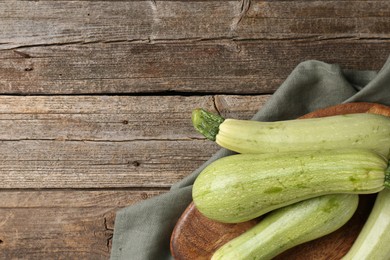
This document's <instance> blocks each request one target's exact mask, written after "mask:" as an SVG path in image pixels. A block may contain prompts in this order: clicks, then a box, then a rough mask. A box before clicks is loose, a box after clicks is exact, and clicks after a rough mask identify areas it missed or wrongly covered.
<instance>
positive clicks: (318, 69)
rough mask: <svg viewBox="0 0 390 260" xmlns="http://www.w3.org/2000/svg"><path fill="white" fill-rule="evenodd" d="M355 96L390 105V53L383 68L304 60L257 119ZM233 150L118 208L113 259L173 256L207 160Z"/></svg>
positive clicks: (280, 117) (281, 116) (297, 113)
mask: <svg viewBox="0 0 390 260" xmlns="http://www.w3.org/2000/svg"><path fill="white" fill-rule="evenodd" d="M349 102H376V103H380V104H383V105H388V106H390V58H389V59H388V60H387V62H386V63H385V64H384V66H383V68H382V69H381V70H380V71H379V72H374V71H353V70H352V71H345V70H342V69H341V68H340V66H338V65H336V64H327V63H324V62H320V61H315V60H309V61H305V62H302V63H300V64H299V65H298V66H297V67H296V68H295V69H294V70H293V71H292V73H291V74H290V75H289V76H288V78H287V79H286V81H285V82H284V83H283V84H282V85H281V86H280V87H279V88H278V89H277V91H276V92H275V93H274V94H273V95H272V97H271V98H270V99H269V101H268V102H267V103H266V104H265V106H264V107H263V108H262V109H261V110H260V111H258V112H257V113H256V114H255V115H254V117H253V120H259V121H276V120H285V119H294V118H297V117H299V116H302V115H304V114H306V113H308V112H311V111H314V110H317V109H320V108H325V107H328V106H332V105H336V104H340V103H349ZM194 131H195V130H194ZM229 154H231V152H229V151H227V150H226V149H221V150H220V151H218V152H217V153H216V154H215V155H214V156H212V157H211V158H210V159H209V160H208V161H207V162H206V163H204V164H203V165H201V166H200V167H199V168H198V169H197V170H195V171H194V172H193V173H191V174H190V175H189V176H188V177H187V178H185V179H183V180H182V181H180V182H179V183H176V184H174V185H173V186H172V188H171V190H170V191H169V192H167V193H165V194H163V195H160V196H157V197H154V198H151V199H149V200H146V201H143V202H141V203H139V204H136V205H132V206H129V207H127V208H124V209H122V210H120V211H118V212H117V215H116V219H115V227H114V237H113V245H112V251H111V259H112V260H116V259H131V260H154V259H172V257H171V255H170V251H169V243H170V241H169V240H170V236H171V233H172V230H173V228H174V226H175V224H176V221H177V220H178V218H179V217H180V215H181V214H182V213H183V211H184V210H185V208H186V207H187V206H188V204H189V203H190V202H191V200H192V197H191V190H192V183H193V181H194V180H195V178H196V177H197V176H198V174H199V173H200V172H201V171H202V169H203V168H204V167H205V166H207V165H208V164H209V163H211V162H212V161H214V160H216V159H218V158H221V157H223V156H226V155H229Z"/></svg>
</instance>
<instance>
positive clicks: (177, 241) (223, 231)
mask: <svg viewBox="0 0 390 260" xmlns="http://www.w3.org/2000/svg"><path fill="white" fill-rule="evenodd" d="M365 112H368V113H376V114H382V115H387V116H390V107H387V106H383V105H379V104H374V103H348V104H342V105H337V106H332V107H329V108H326V109H321V110H317V111H315V112H312V113H309V114H307V115H305V116H303V117H301V118H313V117H324V116H331V115H339V114H350V113H365ZM375 197H376V195H375V194H371V195H361V196H360V202H359V207H358V209H357V211H356V213H355V214H354V216H353V217H352V218H351V220H350V221H349V222H348V223H347V224H345V225H344V226H343V227H342V228H340V229H339V230H337V231H335V232H333V233H331V234H329V235H327V236H324V237H322V238H319V239H316V240H313V241H310V242H307V243H305V244H302V245H299V246H296V247H294V248H292V249H290V250H288V251H286V252H284V253H283V254H281V255H279V256H278V257H276V258H275V259H288V260H294V259H296V260H298V259H315V260H320V259H323V260H330V259H340V258H341V257H342V256H343V255H344V254H346V252H347V251H348V250H349V248H350V247H351V246H352V244H353V242H354V240H355V239H356V237H357V235H358V234H359V232H360V230H361V228H362V227H363V225H364V223H365V221H366V219H367V217H368V215H369V213H370V211H371V208H372V206H373V202H374V200H375ZM258 221H259V220H258V219H257V220H251V221H248V222H244V223H239V224H224V223H219V222H215V221H212V220H210V219H208V218H206V217H204V216H203V215H202V214H201V213H200V212H199V211H198V210H197V209H196V208H195V206H194V204H193V203H191V204H190V205H189V206H188V207H187V209H186V210H185V211H184V212H183V214H182V216H181V217H180V219H179V220H178V222H177V224H176V226H175V228H174V230H173V233H172V236H171V244H170V246H171V253H172V256H173V257H174V258H175V259H176V260H189V259H191V260H192V259H210V258H211V256H212V254H213V253H214V252H215V250H217V249H218V248H219V247H220V246H222V245H223V244H225V243H227V242H228V241H230V240H231V239H233V238H235V237H237V236H238V235H240V234H242V233H243V232H244V231H246V230H248V229H249V228H251V227H253V226H254V225H255V224H256V223H258Z"/></svg>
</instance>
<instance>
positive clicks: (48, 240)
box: [0, 189, 166, 259]
mask: <svg viewBox="0 0 390 260" xmlns="http://www.w3.org/2000/svg"><path fill="white" fill-rule="evenodd" d="M164 192H166V190H161V189H160V190H159V189H155V190H152V191H147V190H95V191H92V190H89V191H88V190H56V191H54V190H52V191H18V190H14V191H4V190H2V191H0V196H1V197H2V198H6V199H2V200H0V251H1V257H2V258H4V259H26V258H28V259H108V257H109V253H110V248H111V238H112V235H113V228H114V218H115V212H116V210H118V209H120V208H121V207H125V206H128V205H132V204H134V203H137V202H140V201H142V200H145V199H148V198H150V197H153V196H156V195H159V194H162V193H164Z"/></svg>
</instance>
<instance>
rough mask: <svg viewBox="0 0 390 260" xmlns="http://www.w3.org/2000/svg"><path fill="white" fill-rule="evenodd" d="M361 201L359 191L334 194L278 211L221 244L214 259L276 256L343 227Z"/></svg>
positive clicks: (263, 258) (268, 257) (267, 257)
mask: <svg viewBox="0 0 390 260" xmlns="http://www.w3.org/2000/svg"><path fill="white" fill-rule="evenodd" d="M358 202H359V195H356V194H333V195H324V196H320V197H316V198H312V199H308V200H305V201H301V202H298V203H295V204H293V205H290V206H287V207H284V208H281V209H278V210H275V211H273V212H271V213H270V214H269V215H267V216H266V217H265V218H264V219H262V220H261V221H260V222H259V224H257V225H256V226H254V227H253V228H251V229H250V230H248V231H246V232H245V233H243V234H242V235H240V236H238V237H236V238H235V239H233V240H231V241H229V242H228V243H226V244H225V245H223V246H222V247H220V248H219V249H218V250H217V251H216V252H215V253H214V254H213V256H212V258H211V260H223V259H226V260H228V259H229V260H230V259H240V260H244V259H251V260H252V259H262V260H265V259H272V258H274V257H275V256H277V255H279V254H281V253H282V252H284V251H286V250H287V249H289V248H292V247H294V246H297V245H299V244H303V243H305V242H308V241H311V240H314V239H316V238H319V237H322V236H325V235H327V234H329V233H331V232H333V231H335V230H337V229H339V228H340V227H341V226H343V225H344V224H345V223H347V222H348V220H349V219H350V218H351V217H352V215H353V214H354V212H355V211H356V209H357V206H358ZM356 259H361V258H356Z"/></svg>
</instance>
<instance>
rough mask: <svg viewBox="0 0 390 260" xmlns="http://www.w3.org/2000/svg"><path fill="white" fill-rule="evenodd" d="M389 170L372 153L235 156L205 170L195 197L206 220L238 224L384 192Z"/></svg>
mask: <svg viewBox="0 0 390 260" xmlns="http://www.w3.org/2000/svg"><path fill="white" fill-rule="evenodd" d="M387 165H388V161H387V159H386V158H385V157H384V156H382V155H380V154H378V153H375V152H373V151H371V150H367V149H342V150H321V151H303V152H294V153H292V152H290V153H267V154H236V155H231V156H227V157H223V158H221V159H218V160H216V161H214V162H213V163H211V164H209V165H208V166H207V167H206V168H205V169H203V171H202V172H201V173H200V174H199V176H198V177H197V179H196V180H195V182H194V185H193V190H192V197H193V201H194V204H195V206H196V208H197V209H198V210H199V211H200V212H201V213H202V214H203V215H204V216H206V217H208V218H210V219H213V220H216V221H219V222H225V223H239V222H244V221H248V220H250V219H254V218H256V217H259V216H261V215H263V214H265V213H268V212H270V211H272V210H275V209H278V208H280V207H284V206H287V205H290V204H293V203H296V202H299V201H302V200H305V199H309V198H313V197H316V196H321V195H327V194H335V193H355V194H365V193H376V192H379V191H381V190H383V189H384V187H385V175H386V174H387V173H386V168H387Z"/></svg>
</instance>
